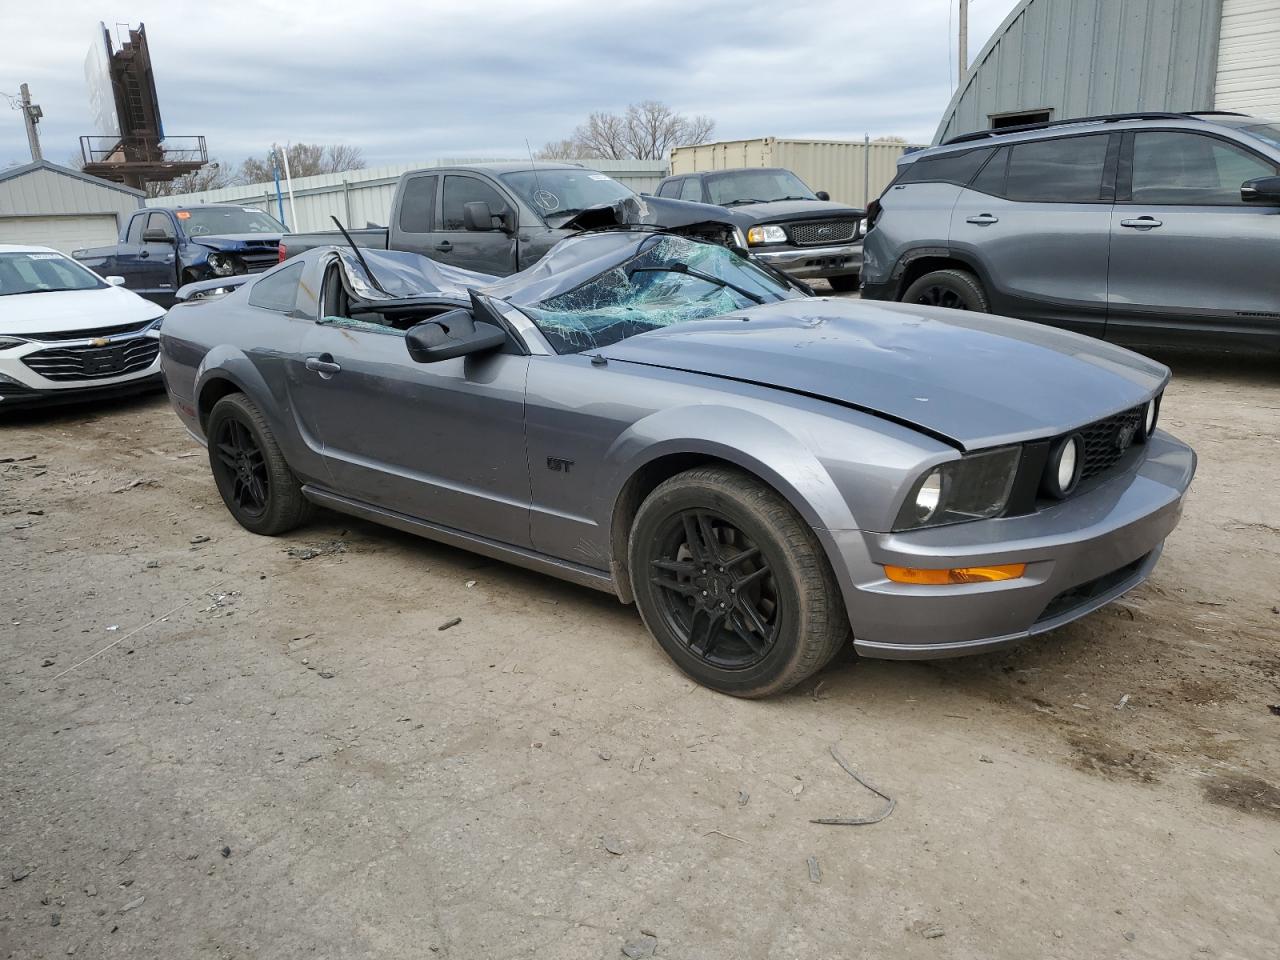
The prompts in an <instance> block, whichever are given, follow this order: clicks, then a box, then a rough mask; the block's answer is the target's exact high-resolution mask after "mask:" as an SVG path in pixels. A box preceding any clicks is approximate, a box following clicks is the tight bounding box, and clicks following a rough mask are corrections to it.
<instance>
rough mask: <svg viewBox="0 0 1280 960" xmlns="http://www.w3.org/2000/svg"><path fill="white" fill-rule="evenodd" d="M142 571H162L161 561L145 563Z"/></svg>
mask: <svg viewBox="0 0 1280 960" xmlns="http://www.w3.org/2000/svg"><path fill="white" fill-rule="evenodd" d="M142 569H143V570H159V569H160V561H159V560H148V561H147V562H146V563H144V564H143V565H142Z"/></svg>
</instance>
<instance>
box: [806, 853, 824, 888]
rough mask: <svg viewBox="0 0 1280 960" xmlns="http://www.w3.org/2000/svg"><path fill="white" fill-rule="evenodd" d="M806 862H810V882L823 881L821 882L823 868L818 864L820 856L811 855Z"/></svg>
mask: <svg viewBox="0 0 1280 960" xmlns="http://www.w3.org/2000/svg"><path fill="white" fill-rule="evenodd" d="M805 863H806V864H808V866H809V882H810V883H821V882H822V868H821V867H819V866H818V858H817V857H810V858H809V859H808V860H806V861H805Z"/></svg>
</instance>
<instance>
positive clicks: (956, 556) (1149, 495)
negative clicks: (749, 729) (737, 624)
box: [828, 431, 1196, 660]
mask: <svg viewBox="0 0 1280 960" xmlns="http://www.w3.org/2000/svg"><path fill="white" fill-rule="evenodd" d="M1195 467H1196V456H1195V453H1194V451H1192V449H1191V448H1190V447H1188V446H1187V445H1186V444H1184V443H1182V442H1181V441H1179V440H1176V439H1175V438H1173V437H1171V436H1169V435H1168V434H1166V433H1162V432H1160V431H1157V432H1156V434H1155V435H1154V436H1153V437H1152V438H1151V440H1150V441H1148V443H1147V445H1146V447H1145V456H1144V457H1143V458H1142V459H1141V460H1140V461H1138V462H1137V463H1135V464H1133V465H1132V466H1130V467H1129V468H1128V469H1127V470H1124V471H1122V472H1121V473H1119V474H1118V475H1117V476H1115V477H1112V478H1110V479H1109V480H1107V481H1106V482H1105V483H1102V484H1100V485H1099V486H1097V487H1095V488H1093V489H1092V490H1089V491H1087V492H1085V493H1082V494H1080V495H1078V496H1076V497H1073V498H1071V499H1069V500H1066V501H1064V502H1062V503H1059V504H1055V505H1053V506H1051V507H1047V508H1044V509H1042V510H1040V511H1038V512H1037V513H1034V514H1030V515H1027V516H1022V517H1005V518H999V519H995V520H980V521H974V522H971V523H960V524H954V525H951V526H944V527H934V528H932V529H926V530H917V531H912V532H909V533H885V534H881V533H866V532H863V531H856V530H850V531H828V535H829V536H830V537H831V538H832V543H831V546H832V547H833V548H834V549H835V550H836V551H837V553H838V555H839V556H840V558H841V560H842V561H843V562H842V563H841V564H840V565H839V567H838V568H837V577H838V578H839V579H840V580H841V586H842V589H843V591H844V594H845V601H846V605H847V607H848V611H849V622H850V625H851V626H852V628H853V634H854V638H855V639H854V647H855V649H857V651H858V652H859V653H861V654H863V655H865V656H868V657H882V658H886V659H895V660H910V659H933V658H940V657H954V656H961V655H964V654H969V653H985V652H987V651H990V650H996V649H999V648H1001V647H1005V646H1008V645H1009V644H1012V643H1016V642H1017V641H1019V640H1022V639H1024V638H1026V637H1030V636H1034V635H1036V634H1041V633H1045V632H1046V631H1049V630H1053V629H1055V628H1056V627H1060V626H1062V625H1063V624H1066V623H1069V622H1071V621H1072V620H1075V619H1077V618H1079V617H1082V616H1084V615H1085V614H1088V613H1091V612H1092V611H1094V610H1097V609H1098V608H1099V607H1102V606H1104V605H1106V604H1107V603H1110V602H1111V601H1112V600H1115V599H1116V598H1117V597H1119V596H1120V595H1122V594H1124V593H1126V592H1127V591H1129V590H1131V589H1133V588H1134V587H1135V586H1137V585H1138V584H1139V583H1141V582H1142V581H1143V580H1145V579H1146V578H1147V576H1148V575H1149V574H1150V573H1151V571H1152V569H1154V567H1155V564H1156V561H1157V560H1158V559H1159V556H1160V552H1161V550H1162V548H1163V545H1164V541H1165V538H1166V537H1168V536H1169V534H1170V533H1171V532H1172V531H1173V529H1174V527H1175V526H1177V523H1178V519H1179V517H1180V516H1181V513H1182V500H1183V496H1184V494H1185V493H1186V490H1187V487H1188V486H1189V485H1190V483H1191V478H1192V476H1193V475H1194V474H1195ZM1005 563H1025V564H1026V565H1027V570H1026V574H1025V576H1023V577H1020V578H1018V579H1016V580H1007V581H1001V582H996V583H971V584H956V585H952V586H942V587H935V586H919V585H912V584H902V583H894V582H891V581H889V580H887V579H886V578H885V576H884V567H883V565H884V564H895V565H899V566H905V567H924V568H946V567H971V566H982V565H986V564H1005Z"/></svg>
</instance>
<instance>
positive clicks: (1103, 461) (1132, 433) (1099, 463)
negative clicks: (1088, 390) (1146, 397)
mask: <svg viewBox="0 0 1280 960" xmlns="http://www.w3.org/2000/svg"><path fill="white" fill-rule="evenodd" d="M1145 409H1146V408H1145V406H1143V407H1134V408H1133V409H1132V410H1126V411H1125V412H1124V413H1117V414H1116V415H1115V416H1114V417H1107V418H1106V419H1105V420H1098V421H1096V422H1094V423H1091V424H1089V425H1088V426H1087V427H1085V428H1083V429H1082V430H1081V431H1080V436H1081V437H1083V438H1084V465H1083V466H1082V467H1081V470H1080V479H1081V480H1088V479H1089V478H1090V477H1096V476H1097V475H1098V474H1100V473H1103V472H1104V471H1106V470H1110V469H1111V468H1112V467H1114V466H1115V465H1116V463H1117V462H1119V460H1120V458H1121V457H1123V456H1124V455H1125V451H1127V450H1128V449H1129V447H1131V446H1132V445H1133V440H1134V437H1136V436H1138V435H1139V433H1140V431H1141V430H1142V417H1143V413H1144V412H1145Z"/></svg>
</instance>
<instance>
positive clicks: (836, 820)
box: [809, 744, 898, 827]
mask: <svg viewBox="0 0 1280 960" xmlns="http://www.w3.org/2000/svg"><path fill="white" fill-rule="evenodd" d="M831 756H832V757H834V758H835V761H836V763H838V764H840V766H841V767H843V768H844V772H845V773H847V774H848V775H849V776H851V777H853V779H855V780H857V781H858V782H859V783H860V784H862V785H863V786H864V787H866V788H867V789H868V790H870V791H871V792H872V793H874V794H875V795H876V796H877V797H883V798H884V800H885V801H886V802H885V808H884V809H883V810H882V811H880V813H878V814H876V816H874V817H820V818H818V819H816V820H810V821H809V822H810V823H822V824H826V825H828V826H838V827H860V826H865V825H866V824H871V823H879V822H880V821H881V820H883V819H885V818H886V817H888V816H889V814H891V813H893V808H894V807H896V806H897V805H898V803H897V801H896V800H894V799H893V798H892V797H891V796H889V795H888V794H887V793H884V792H883V791H881V790H880V789H879V788H877V787H874V786H872V785H871V784H870V783H868V782H867V781H866V780H863V779H862V777H860V776H858V773H857V771H856V770H854V769H853V767H851V766H849V763H848V761H847V760H845V758H844V757H842V756H840V753H839V751H837V750H836V748H835V744H832V745H831Z"/></svg>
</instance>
